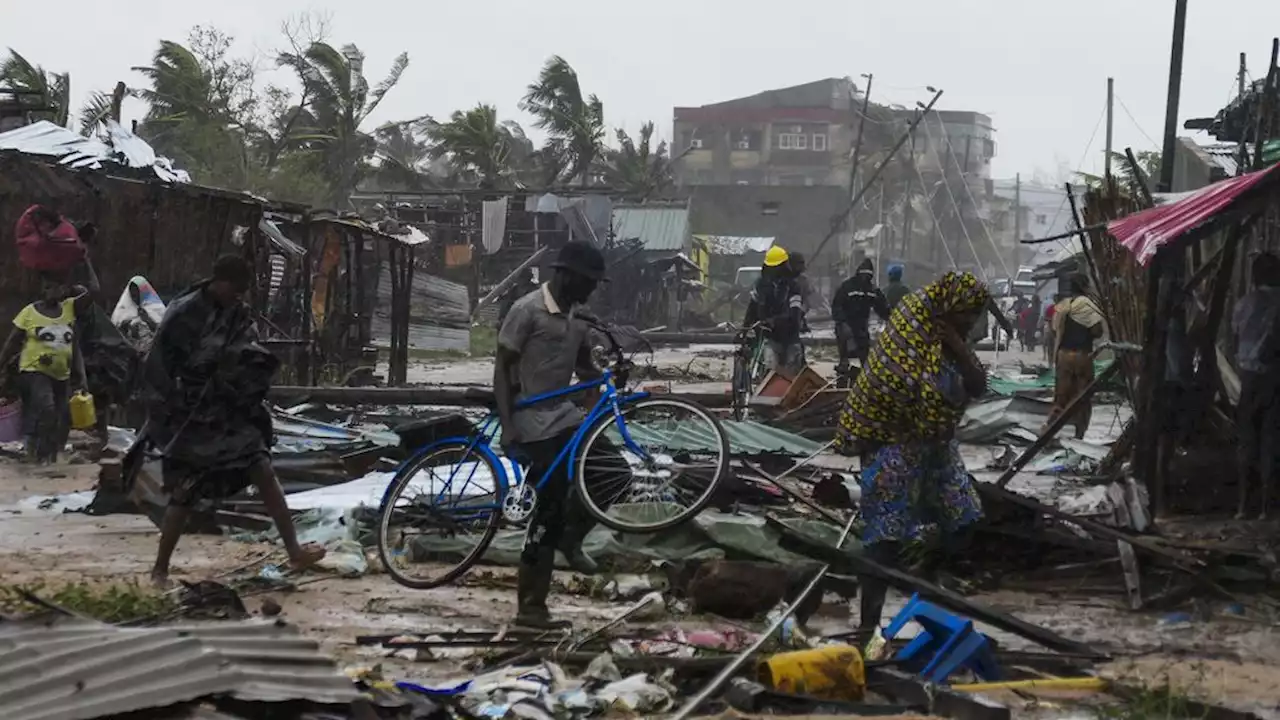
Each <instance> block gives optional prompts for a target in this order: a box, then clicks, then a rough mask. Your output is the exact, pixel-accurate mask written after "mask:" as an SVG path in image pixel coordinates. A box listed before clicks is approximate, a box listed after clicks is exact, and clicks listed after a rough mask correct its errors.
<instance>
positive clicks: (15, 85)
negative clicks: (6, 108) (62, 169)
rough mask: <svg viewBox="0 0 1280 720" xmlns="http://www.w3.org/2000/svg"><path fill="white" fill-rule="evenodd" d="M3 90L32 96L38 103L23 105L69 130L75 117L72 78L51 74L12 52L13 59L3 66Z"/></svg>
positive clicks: (0, 69) (0, 71) (0, 75)
mask: <svg viewBox="0 0 1280 720" xmlns="http://www.w3.org/2000/svg"><path fill="white" fill-rule="evenodd" d="M0 86H4V87H7V88H8V89H10V90H17V91H20V92H24V93H30V94H31V95H33V96H34V98H35V99H34V100H33V101H30V102H24V103H23V104H30V105H31V106H32V107H33V108H37V109H36V110H35V111H34V112H35V114H37V115H42V116H45V117H47V119H49V120H51V121H52V122H53V123H55V124H57V125H60V126H62V127H66V126H67V122H68V121H69V120H70V116H71V76H70V75H68V74H67V73H62V74H59V73H54V72H49V71H47V70H45V69H44V68H43V67H40V66H39V65H34V64H32V63H31V62H30V61H28V60H27V59H26V58H25V57H23V56H22V55H20V54H18V51H17V50H14V49H12V48H10V49H9V57H8V58H6V59H5V61H4V62H3V63H0Z"/></svg>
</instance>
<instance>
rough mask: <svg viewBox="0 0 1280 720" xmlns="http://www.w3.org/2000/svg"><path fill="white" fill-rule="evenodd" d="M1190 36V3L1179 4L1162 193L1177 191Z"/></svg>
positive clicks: (1175, 13)
mask: <svg viewBox="0 0 1280 720" xmlns="http://www.w3.org/2000/svg"><path fill="white" fill-rule="evenodd" d="M1186 36H1187V0H1175V5H1174V10H1173V43H1172V45H1171V48H1170V52H1169V93H1168V97H1167V98H1166V104H1165V111H1164V151H1163V152H1162V153H1160V185H1159V190H1160V192H1170V191H1172V190H1173V169H1174V168H1173V165H1174V163H1173V157H1174V153H1175V152H1176V151H1177V143H1178V100H1179V98H1180V97H1181V95H1182V49H1183V44H1184V41H1185V40H1186Z"/></svg>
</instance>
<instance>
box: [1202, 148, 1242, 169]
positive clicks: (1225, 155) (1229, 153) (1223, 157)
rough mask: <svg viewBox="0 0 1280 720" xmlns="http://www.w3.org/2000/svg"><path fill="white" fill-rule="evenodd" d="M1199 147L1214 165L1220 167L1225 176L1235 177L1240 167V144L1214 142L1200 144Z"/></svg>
mask: <svg viewBox="0 0 1280 720" xmlns="http://www.w3.org/2000/svg"><path fill="white" fill-rule="evenodd" d="M1200 149H1201V150H1203V151H1204V153H1205V154H1206V155H1208V156H1209V159H1211V160H1212V161H1213V162H1214V164H1215V165H1217V166H1218V167H1220V168H1222V171H1223V172H1224V173H1226V174H1227V177H1235V174H1236V171H1237V170H1238V169H1239V168H1240V146H1239V145H1237V144H1236V143H1215V144H1213V145H1201V146H1200Z"/></svg>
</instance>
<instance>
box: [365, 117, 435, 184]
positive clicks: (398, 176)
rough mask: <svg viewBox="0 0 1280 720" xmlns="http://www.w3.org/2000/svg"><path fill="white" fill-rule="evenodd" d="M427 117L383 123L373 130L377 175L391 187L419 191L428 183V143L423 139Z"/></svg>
mask: <svg viewBox="0 0 1280 720" xmlns="http://www.w3.org/2000/svg"><path fill="white" fill-rule="evenodd" d="M432 122H433V121H432V120H431V118H429V117H421V118H416V119H414V120H407V121H403V122H393V123H387V124H385V125H383V126H382V127H379V128H378V129H377V130H374V131H373V137H374V139H375V141H376V142H377V144H378V151H377V155H378V177H379V179H381V180H382V181H383V182H384V183H386V184H388V185H392V186H402V187H405V188H408V189H410V190H422V189H424V188H426V187H428V186H429V185H431V184H432V178H431V174H432V173H431V168H430V167H429V163H430V161H431V146H430V145H429V144H428V143H427V142H425V141H424V140H423V135H424V134H425V132H426V129H427V128H428V127H429V125H430V124H431V123H432Z"/></svg>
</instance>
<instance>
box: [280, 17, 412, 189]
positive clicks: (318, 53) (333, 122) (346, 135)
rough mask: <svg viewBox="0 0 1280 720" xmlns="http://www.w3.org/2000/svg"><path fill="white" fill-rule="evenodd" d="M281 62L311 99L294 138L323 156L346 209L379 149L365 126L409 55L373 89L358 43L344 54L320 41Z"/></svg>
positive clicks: (398, 60) (399, 59) (402, 56)
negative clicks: (364, 129) (363, 127)
mask: <svg viewBox="0 0 1280 720" xmlns="http://www.w3.org/2000/svg"><path fill="white" fill-rule="evenodd" d="M278 62H279V64H280V65H282V66H287V67H290V68H292V69H293V71H294V72H295V73H297V75H298V79H299V80H301V82H302V84H303V91H304V93H305V95H306V97H307V98H309V100H308V101H307V104H306V107H305V109H304V110H303V112H300V113H299V114H298V117H297V124H296V126H295V127H294V128H293V129H292V132H291V133H290V140H291V141H292V142H293V143H294V145H295V146H296V147H298V148H301V149H304V150H308V151H311V152H316V153H319V154H320V155H321V157H322V158H323V166H324V168H325V171H326V173H327V174H328V176H329V178H330V185H331V187H332V194H331V202H332V203H333V205H334V207H336V208H345V207H347V205H348V204H349V202H350V197H351V193H352V192H353V191H354V190H355V187H356V184H357V183H358V182H359V181H360V178H361V177H362V176H363V175H364V174H365V173H366V172H367V171H368V168H369V162H368V161H369V159H370V158H371V157H373V156H374V154H375V152H376V151H377V141H376V140H375V139H374V137H373V136H372V135H369V134H367V133H365V132H363V131H362V130H361V129H360V126H361V125H363V124H364V122H365V121H366V120H368V118H369V116H370V115H371V114H372V113H373V111H374V110H376V109H377V107H378V105H380V104H381V103H382V100H383V98H385V97H386V95H387V93H388V92H390V91H391V88H393V87H395V86H396V84H397V83H399V82H400V76H401V75H403V74H404V71H405V68H407V67H408V66H409V55H408V53H401V54H400V55H399V56H398V57H397V58H396V59H395V62H393V63H392V66H391V71H390V72H389V73H388V74H387V77H386V78H385V79H383V81H382V82H380V83H378V85H377V86H375V87H374V88H372V89H370V87H369V83H368V81H367V80H365V77H364V72H363V71H364V55H363V54H362V53H361V52H360V50H359V48H357V47H356V46H355V45H346V46H344V47H343V48H342V51H341V52H339V51H338V50H335V49H334V48H333V46H331V45H329V44H328V43H323V42H316V43H312V44H311V46H310V47H308V48H307V50H306V51H305V52H304V53H302V54H295V53H283V54H281V55H280V56H279V58H278Z"/></svg>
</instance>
